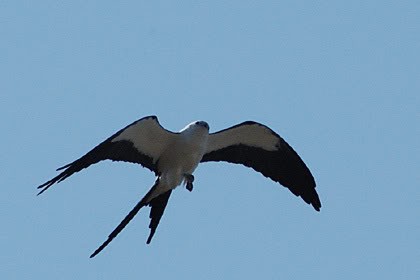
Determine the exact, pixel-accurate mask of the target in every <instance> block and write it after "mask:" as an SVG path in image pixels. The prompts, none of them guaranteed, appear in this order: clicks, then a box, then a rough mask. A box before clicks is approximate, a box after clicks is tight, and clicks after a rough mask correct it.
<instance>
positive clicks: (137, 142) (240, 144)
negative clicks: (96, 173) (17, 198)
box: [38, 116, 321, 258]
mask: <svg viewBox="0 0 420 280" xmlns="http://www.w3.org/2000/svg"><path fill="white" fill-rule="evenodd" d="M103 160H112V161H123V162H130V163H136V164H140V165H142V166H143V167H145V168H148V169H150V170H151V171H152V172H154V173H155V175H156V181H155V183H154V184H153V186H152V187H151V188H150V190H149V191H148V192H147V193H146V195H145V196H144V197H143V198H142V199H141V200H140V201H139V202H138V203H137V204H136V205H135V206H134V208H133V209H132V210H131V211H130V212H129V213H128V215H127V216H126V217H125V218H124V219H123V220H122V221H121V223H120V224H119V225H118V226H117V227H116V228H115V229H114V230H113V231H112V232H111V233H110V234H109V236H108V238H107V239H106V240H105V242H103V243H102V245H101V246H99V247H98V248H97V249H96V250H95V251H94V252H93V253H92V254H91V255H90V258H93V257H95V256H96V255H97V254H98V253H100V252H101V251H102V250H103V249H104V248H105V247H106V246H107V245H108V244H109V243H110V242H111V241H112V240H113V239H114V238H115V237H116V236H117V235H118V234H119V233H120V232H121V231H122V230H123V229H124V228H125V226H127V224H128V223H129V222H130V221H131V220H132V219H133V218H134V216H135V215H136V214H137V213H138V212H139V210H140V209H141V208H142V207H145V206H149V207H150V215H149V217H150V224H149V228H150V234H149V236H148V238H147V241H146V243H147V244H149V243H150V242H151V240H152V238H153V236H154V234H155V232H156V229H157V226H158V225H159V222H160V220H161V218H162V215H163V213H164V211H165V208H166V206H167V204H168V200H169V197H170V196H171V193H172V191H173V190H174V189H175V188H176V187H177V186H179V185H182V184H184V185H185V187H186V189H187V190H188V191H190V192H191V191H192V190H193V183H194V176H193V172H194V170H195V169H196V168H197V166H198V165H199V164H200V163H204V162H219V161H223V162H229V163H234V164H242V165H244V166H246V167H250V168H252V169H254V170H255V171H257V172H259V173H261V174H262V175H264V176H265V177H268V178H270V179H271V180H273V181H274V182H278V183H279V184H280V185H283V186H284V187H286V188H288V189H289V190H290V191H291V192H292V193H293V194H294V195H296V196H300V197H301V198H302V199H303V200H304V201H305V202H306V203H307V204H310V205H312V207H313V208H314V209H315V210H316V211H320V208H321V201H320V199H319V196H318V193H317V192H316V190H315V187H316V184H315V179H314V177H313V176H312V174H311V172H310V170H309V169H308V167H307V166H306V164H305V163H304V162H303V160H302V159H301V158H300V156H299V155H298V154H297V153H296V152H295V150H293V148H292V147H291V146H290V145H289V144H288V143H287V142H286V141H285V140H284V139H283V138H282V137H280V136H279V135H278V134H277V133H276V132H274V131H273V130H272V129H270V128H269V127H267V126H265V125H263V124H261V123H258V122H255V121H245V122H242V123H240V124H237V125H234V126H232V127H229V128H226V129H223V130H220V131H217V132H214V133H209V125H208V123H207V122H205V121H195V122H192V123H190V124H188V125H187V126H185V127H184V128H183V129H182V130H180V131H179V132H172V131H169V130H167V129H165V128H163V127H162V126H161V125H160V123H159V121H158V118H157V117H156V116H147V117H143V118H141V119H139V120H137V121H135V122H133V123H131V124H130V125H128V126H126V127H124V128H123V129H121V130H119V131H118V132H116V133H115V134H114V135H112V136H111V137H109V138H108V139H106V140H105V141H103V142H102V143H100V144H99V145H97V146H96V147H94V148H93V149H92V150H91V151H89V152H88V153H86V154H85V155H84V156H82V157H80V158H79V159H77V160H75V161H73V162H71V163H69V164H67V165H64V166H62V167H60V168H58V169H57V171H61V173H59V174H58V175H57V176H55V177H54V178H52V179H51V180H49V181H47V182H45V183H44V184H42V185H40V186H38V189H40V191H39V193H38V195H40V194H42V193H43V192H45V191H46V190H47V189H49V188H50V187H51V186H52V185H54V184H55V183H59V182H61V181H63V180H65V179H67V178H68V177H69V176H71V175H73V174H74V173H76V172H79V171H81V170H82V169H85V168H87V167H89V166H90V165H92V164H95V163H98V162H100V161H103Z"/></svg>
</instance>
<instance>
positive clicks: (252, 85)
mask: <svg viewBox="0 0 420 280" xmlns="http://www.w3.org/2000/svg"><path fill="white" fill-rule="evenodd" d="M0 6H1V9H0V18H1V24H0V32H1V37H2V43H1V44H0V53H1V56H0V65H1V66H0V85H1V86H0V91H1V98H0V100H1V102H0V125H1V130H2V137H1V138H0V145H1V146H2V147H3V148H2V149H1V150H0V151H1V152H0V153H1V154H0V155H1V158H2V166H1V168H0V175H1V178H2V186H3V192H2V195H1V196H0V218H1V220H2V230H1V232H0V247H1V254H0V263H1V269H0V276H1V278H2V279H38V278H41V277H42V279H75V278H76V277H78V279H116V278H119V279H134V278H135V279H138V278H144V279H146V278H149V279H150V278H151V277H153V278H154V279H167V278H168V277H174V278H181V277H183V278H184V279H216V278H221V277H223V278H225V279H233V278H235V279H239V278H241V279H257V278H258V279H279V278H285V279H288V278H289V279H309V278H310V279H321V278H323V279H355V278H357V279H360V278H361V279H372V278H373V277H375V278H376V277H378V278H379V277H381V278H382V279H416V278H417V277H418V275H419V274H420V264H419V260H420V242H419V236H420V222H419V221H420V219H419V213H420V188H419V182H420V172H419V169H420V145H419V143H420V126H419V123H420V109H419V108H420V94H419V91H420V82H419V80H420V79H419V78H420V71H419V64H420V56H419V49H420V20H419V16H418V15H419V13H420V4H419V2H418V1H402V2H398V1H369V0H368V1H346V2H345V1H264V2H263V3H261V2H258V1H201V2H200V1H182V3H179V1H153V2H151V1H121V2H118V3H117V2H115V1H67V2H64V1H2V3H1V5H0ZM147 115H157V116H158V117H159V120H160V122H161V124H162V125H163V126H165V127H166V128H168V129H170V130H173V131H177V130H179V129H181V128H183V127H184V126H185V124H187V123H189V122H191V121H194V120H205V121H207V122H208V123H209V124H210V129H211V131H217V130H219V129H223V128H226V127H228V126H231V125H234V124H237V123H239V122H242V121H245V120H254V121H258V122H262V123H264V124H266V125H268V126H270V127H271V128H273V129H274V130H275V131H277V132H278V133H279V134H280V135H281V136H282V137H283V138H285V139H286V140H287V141H288V143H289V144H290V145H291V146H292V147H294V148H295V150H296V151H297V152H298V153H299V154H300V155H301V157H302V158H303V159H304V161H305V162H306V163H307V165H308V166H309V168H310V169H311V171H312V173H313V175H314V177H315V179H316V182H317V190H318V193H319V195H320V198H321V201H322V203H323V208H322V209H321V212H320V213H318V212H316V211H314V210H313V209H312V207H310V206H308V205H307V204H305V203H304V202H303V201H302V200H301V199H300V198H297V197H295V196H294V195H293V194H291V193H290V192H289V191H288V190H287V189H285V188H283V187H281V186H280V185H278V184H276V183H274V182H272V181H270V180H268V179H266V178H264V177H263V176H262V175H260V174H257V173H255V172H253V171H252V170H251V169H247V168H245V167H243V166H238V165H232V164H227V163H225V164H216V163H206V164H203V165H201V166H200V167H199V168H198V169H197V170H196V172H195V174H194V175H195V178H196V181H195V185H194V191H193V192H192V193H189V192H188V191H186V190H185V188H179V189H177V190H176V191H175V192H174V194H173V195H172V197H171V199H170V201H169V204H168V207H167V209H166V212H165V215H164V217H163V218H162V221H161V223H160V226H159V228H158V230H157V232H156V235H155V237H154V240H153V241H152V243H151V244H150V245H146V244H145V241H146V238H147V235H148V232H149V230H148V228H147V226H148V214H149V213H148V211H149V210H148V209H146V210H147V211H144V210H143V211H141V212H140V213H139V214H138V215H137V216H136V218H135V219H134V220H133V221H132V222H131V223H130V224H129V226H127V228H126V229H125V230H124V231H123V232H122V233H121V234H120V235H119V236H118V238H116V239H115V240H114V241H113V242H112V243H111V244H110V246H109V247H108V248H106V250H104V251H103V252H102V253H101V254H100V255H98V256H97V257H96V258H94V259H89V255H90V254H91V253H92V252H93V250H94V249H96V247H97V246H98V245H100V244H101V243H102V242H103V241H104V240H105V238H106V237H107V235H108V234H109V233H110V231H111V230H112V229H113V228H114V227H115V226H116V225H117V224H118V223H119V222H120V220H121V219H122V218H123V217H124V216H125V215H126V214H127V213H128V211H129V210H130V209H131V208H132V207H133V205H135V204H136V202H137V201H138V200H139V199H140V198H141V197H142V196H143V195H144V194H145V193H146V192H147V190H148V188H149V187H150V186H151V185H152V184H153V182H154V177H153V174H152V173H151V172H149V171H148V170H147V169H143V168H141V167H140V166H136V165H132V164H123V163H120V164H116V163H112V162H103V163H100V164H97V165H94V166H92V167H90V168H89V169H87V170H84V171H83V172H80V173H78V174H76V175H74V176H72V177H71V178H69V179H67V180H66V181H64V182H62V183H60V184H58V185H56V186H54V187H53V188H51V189H50V190H48V191H47V192H45V193H44V194H43V195H42V196H40V197H36V193H37V192H36V189H35V187H36V186H38V185H39V184H41V183H43V182H45V181H46V180H48V179H50V178H51V177H52V176H54V175H55V174H56V172H55V171H54V170H55V168H57V167H60V166H62V165H64V164H66V163H68V162H71V161H73V160H74V159H76V158H78V157H80V156H81V155H83V154H84V153H86V152H87V151H89V150H90V149H91V148H93V147H94V146H96V145H97V144H98V143H100V142H101V141H103V140H104V139H106V138H107V137H108V136H110V135H111V134H113V133H114V132H115V131H117V130H119V129H120V128H122V127H124V126H126V125H127V124H129V123H131V122H132V121H134V120H136V119H139V118H141V117H143V116H147Z"/></svg>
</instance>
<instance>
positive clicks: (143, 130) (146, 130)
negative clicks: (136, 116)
mask: <svg viewBox="0 0 420 280" xmlns="http://www.w3.org/2000/svg"><path fill="white" fill-rule="evenodd" d="M176 134H177V133H174V132H171V131H168V130H166V129H164V128H163V127H162V126H161V125H160V124H159V122H158V119H157V117H156V116H149V117H144V118H142V119H140V120H138V121H135V122H134V123H132V124H130V125H128V126H127V127H125V128H123V129H121V130H120V131H118V132H117V133H115V134H114V135H112V136H111V137H109V138H108V139H107V140H105V141H104V142H102V143H101V144H99V145H98V146H96V147H95V148H93V149H92V150H91V151H90V152H88V153H87V154H86V155H84V156H82V157H81V158H79V159H77V160H75V161H74V162H72V163H69V164H67V165H65V166H63V167H60V168H58V169H57V171H58V170H63V171H62V172H61V173H60V174H59V175H57V176H56V177H54V178H53V179H51V180H49V181H48V182H46V183H44V184H42V185H40V186H39V187H38V189H41V191H40V192H39V193H38V194H41V193H43V192H44V191H46V190H47V189H48V188H49V187H51V186H52V185H53V184H54V183H59V182H61V181H63V180H64V179H66V178H67V177H69V176H71V175H72V174H74V173H75V172H78V171H80V170H82V169H84V168H87V167H88V166H90V165H92V164H95V163H97V162H99V161H101V160H106V159H110V160H113V161H126V162H132V163H139V164H141V165H142V166H144V167H147V168H148V169H150V170H151V171H153V172H155V174H156V175H159V171H158V169H157V160H158V159H159V157H160V155H161V154H162V153H163V151H164V150H165V149H166V147H167V146H168V143H170V142H171V141H172V140H173V139H174V138H175V137H176Z"/></svg>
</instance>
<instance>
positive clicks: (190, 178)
mask: <svg viewBox="0 0 420 280" xmlns="http://www.w3.org/2000/svg"><path fill="white" fill-rule="evenodd" d="M184 177H185V182H186V187H187V190H189V191H190V192H191V191H192V190H193V182H194V176H193V175H191V174H185V175H184Z"/></svg>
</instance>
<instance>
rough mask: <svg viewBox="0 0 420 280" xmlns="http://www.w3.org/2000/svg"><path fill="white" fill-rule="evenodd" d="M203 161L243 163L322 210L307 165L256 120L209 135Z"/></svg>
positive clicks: (279, 138) (276, 135) (277, 136)
mask: <svg viewBox="0 0 420 280" xmlns="http://www.w3.org/2000/svg"><path fill="white" fill-rule="evenodd" d="M201 161H202V162H207V161H226V162H230V163H237V164H243V165H245V166H247V167H251V168H253V169H254V170H256V171H258V172H260V173H262V174H263V175H264V176H266V177H269V178H271V179H272V180H274V181H276V182H279V183H280V184H281V185H283V186H285V187H287V188H288V189H290V191H291V192H292V193H294V194H295V195H297V196H300V197H302V199H303V200H304V201H305V202H307V203H308V204H312V206H313V207H314V208H315V210H317V211H319V210H320V208H321V202H320V200H319V197H318V194H317V192H316V190H315V180H314V178H313V176H312V174H311V172H310V171H309V169H308V167H307V166H306V164H305V163H304V162H303V160H302V159H301V158H300V157H299V155H298V154H297V153H296V152H295V151H294V150H293V149H292V147H290V146H289V145H288V144H287V143H286V141H284V139H283V138H281V137H280V136H279V135H278V134H277V133H275V132H274V131H272V130H271V129H270V128H268V127H266V126H264V125H262V124H259V123H256V122H252V121H248V122H244V123H241V124H239V125H236V126H233V127H231V128H228V129H225V130H221V131H219V132H216V133H212V134H210V135H209V140H208V149H207V151H206V154H205V155H204V156H203V159H202V160H201Z"/></svg>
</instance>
